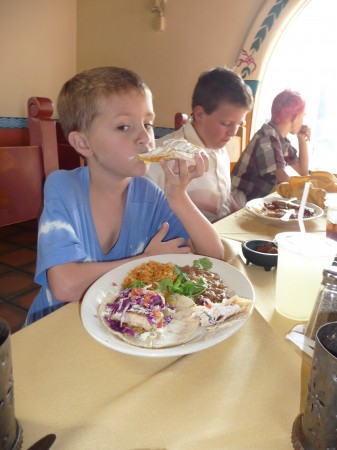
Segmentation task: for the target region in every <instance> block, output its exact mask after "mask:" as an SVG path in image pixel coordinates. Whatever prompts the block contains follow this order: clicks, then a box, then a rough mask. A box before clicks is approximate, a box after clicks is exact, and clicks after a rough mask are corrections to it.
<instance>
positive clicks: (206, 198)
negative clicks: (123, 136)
mask: <svg viewBox="0 0 337 450" xmlns="http://www.w3.org/2000/svg"><path fill="white" fill-rule="evenodd" d="M172 138H175V139H179V138H184V139H186V140H187V141H189V142H191V143H192V144H194V145H198V146H199V147H203V148H204V150H205V152H206V153H207V154H208V157H209V170H208V172H206V173H205V174H204V175H203V176H202V177H200V178H196V179H194V180H192V181H191V182H190V184H189V185H188V186H187V193H188V194H189V196H190V198H191V200H192V201H193V202H194V203H195V205H196V206H197V207H198V208H199V209H200V211H201V212H202V213H203V214H204V215H205V216H206V217H207V219H208V220H210V221H211V222H214V221H216V220H219V219H221V218H222V217H224V216H227V215H228V214H230V213H231V209H230V198H231V178H230V160H229V156H228V153H227V150H226V148H225V147H223V148H221V149H218V150H213V149H207V148H205V147H204V144H203V143H202V141H201V140H200V138H199V136H198V135H197V133H196V131H195V129H194V128H193V126H192V123H191V121H189V122H187V123H186V124H185V125H184V126H183V127H182V128H180V129H179V130H177V131H174V132H173V133H171V134H168V135H166V136H163V137H162V138H160V139H157V140H156V145H157V146H160V145H162V143H163V142H164V141H166V140H167V139H172ZM148 177H149V178H150V179H151V180H152V181H153V182H154V183H156V184H157V185H158V186H159V187H160V188H162V189H163V188H164V179H165V174H164V172H163V169H162V168H161V166H160V164H159V163H152V164H151V165H150V169H149V173H148Z"/></svg>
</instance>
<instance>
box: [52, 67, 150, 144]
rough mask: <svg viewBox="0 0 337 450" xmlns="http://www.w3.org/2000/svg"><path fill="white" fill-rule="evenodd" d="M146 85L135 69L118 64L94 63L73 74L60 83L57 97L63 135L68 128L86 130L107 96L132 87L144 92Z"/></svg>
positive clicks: (127, 90)
mask: <svg viewBox="0 0 337 450" xmlns="http://www.w3.org/2000/svg"><path fill="white" fill-rule="evenodd" d="M146 89H147V90H149V88H148V87H147V85H146V84H145V83H144V81H143V80H142V79H141V78H140V77H139V76H138V75H137V74H136V73H134V72H132V71H131V70H128V69H123V68H120V67H97V68H95V69H90V70H86V71H84V72H81V73H79V74H77V75H75V76H74V77H73V78H71V79H70V80H68V81H67V82H66V83H65V84H64V85H63V87H62V89H61V92H60V94H59V96H58V100H57V111H58V115H59V120H60V123H61V127H62V130H63V133H64V135H65V137H66V138H68V136H69V133H70V132H71V131H84V132H85V131H88V130H89V128H90V125H91V124H92V121H93V120H94V118H95V117H96V116H97V114H98V113H99V112H100V110H101V107H102V103H103V101H104V99H106V98H107V97H108V96H110V95H112V94H121V93H125V92H129V91H132V90H135V91H138V92H140V93H144V92H145V90H146Z"/></svg>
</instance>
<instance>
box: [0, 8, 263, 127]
mask: <svg viewBox="0 0 337 450" xmlns="http://www.w3.org/2000/svg"><path fill="white" fill-rule="evenodd" d="M264 3H265V0H235V1H233V0H166V14H165V16H166V17H165V20H166V29H165V31H163V32H160V31H155V30H154V27H153V21H154V14H153V13H152V12H151V8H152V6H153V4H154V0H95V1H93V0H77V2H76V0H56V1H55V0H0V42H1V47H0V66H1V72H0V73H1V76H0V117H3V116H5V117H6V116H8V117H25V116H26V115H27V112H26V103H27V99H28V98H29V97H30V96H42V97H49V98H51V99H52V100H53V101H54V102H55V101H56V99H57V95H58V92H59V90H60V88H61V86H62V84H63V83H64V81H66V80H67V79H68V78H70V77H71V76H72V75H73V74H74V73H75V72H79V71H81V70H83V69H87V68H90V67H95V66H100V65H119V66H124V67H127V68H130V69H133V70H135V71H136V72H138V73H139V74H140V75H141V76H142V77H143V78H144V80H145V81H146V82H147V84H148V85H149V86H150V88H151V89H152V91H153V94H154V100H155V109H156V112H157V120H156V125H157V126H167V127H170V126H173V116H174V113H175V112H176V111H186V112H190V103H191V95H192V90H193V87H194V84H195V82H196V79H197V77H198V75H199V74H200V73H201V72H202V71H204V70H207V69H208V68H210V67H212V66H227V67H233V66H234V65H235V62H236V59H237V56H238V54H239V52H240V49H241V46H242V44H243V42H244V39H245V36H246V34H247V33H248V31H249V28H250V26H251V24H252V23H253V22H254V18H255V17H256V15H257V14H258V12H259V10H260V9H261V7H262V6H263V4H264Z"/></svg>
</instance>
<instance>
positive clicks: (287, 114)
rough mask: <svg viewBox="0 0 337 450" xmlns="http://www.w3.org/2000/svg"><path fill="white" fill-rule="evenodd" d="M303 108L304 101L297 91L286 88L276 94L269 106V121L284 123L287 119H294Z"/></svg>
mask: <svg viewBox="0 0 337 450" xmlns="http://www.w3.org/2000/svg"><path fill="white" fill-rule="evenodd" d="M304 108H305V101H304V100H303V98H302V97H301V95H300V94H299V93H298V92H295V91H291V90H290V89H286V90H284V91H282V92H281V93H280V94H278V95H277V96H276V97H275V98H274V100H273V103H272V106H271V121H272V122H274V123H275V124H279V123H284V122H286V121H287V120H289V119H290V120H291V121H293V120H295V118H296V116H297V115H298V114H301V113H302V112H303V111H304Z"/></svg>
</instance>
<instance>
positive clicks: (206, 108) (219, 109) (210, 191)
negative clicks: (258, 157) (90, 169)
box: [148, 68, 253, 222]
mask: <svg viewBox="0 0 337 450" xmlns="http://www.w3.org/2000/svg"><path fill="white" fill-rule="evenodd" d="M252 106H253V96H252V92H251V90H250V88H249V86H247V85H246V84H245V83H244V81H243V80H242V78H241V77H240V76H239V75H238V74H236V73H235V72H233V71H231V70H229V69H225V68H214V69H211V70H209V71H207V72H204V73H202V74H201V75H200V77H199V79H198V81H197V84H196V86H195V88H194V92H193V96H192V111H193V112H192V116H191V118H190V120H189V121H188V122H187V123H186V124H185V125H184V126H183V127H182V128H180V129H179V130H177V131H175V132H173V133H171V134H169V135H166V136H164V137H162V138H161V139H157V140H156V146H157V147H158V146H160V145H162V143H163V142H164V141H166V140H167V139H171V138H175V139H177V138H184V139H186V140H187V141H189V142H191V143H192V144H194V145H198V146H199V147H203V148H204V149H205V151H206V153H207V154H208V157H209V170H208V172H207V173H205V174H204V175H203V176H202V177H200V178H198V179H195V180H192V181H191V183H190V184H189V186H188V188H187V193H188V195H189V196H190V198H191V200H192V201H193V202H194V204H195V205H196V206H197V207H198V208H199V210H200V211H201V212H202V213H203V214H204V215H205V216H206V217H207V219H208V220H209V221H211V222H215V221H216V220H219V219H221V218H222V217H224V216H226V215H228V214H230V213H231V212H233V211H235V210H236V209H238V208H237V205H236V202H235V200H234V199H233V197H232V195H231V179H230V160H229V157H228V154H227V150H226V144H227V143H228V142H229V141H230V139H231V138H232V137H233V136H235V135H236V133H237V131H238V128H239V126H240V124H241V123H242V122H243V121H244V120H245V117H246V114H247V112H248V111H249V110H251V109H252ZM148 177H149V178H150V179H152V181H154V182H155V183H156V184H157V185H158V186H160V187H163V185H164V179H165V174H164V172H163V170H162V168H161V166H160V164H158V163H152V164H151V166H150V170H149V172H148Z"/></svg>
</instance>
